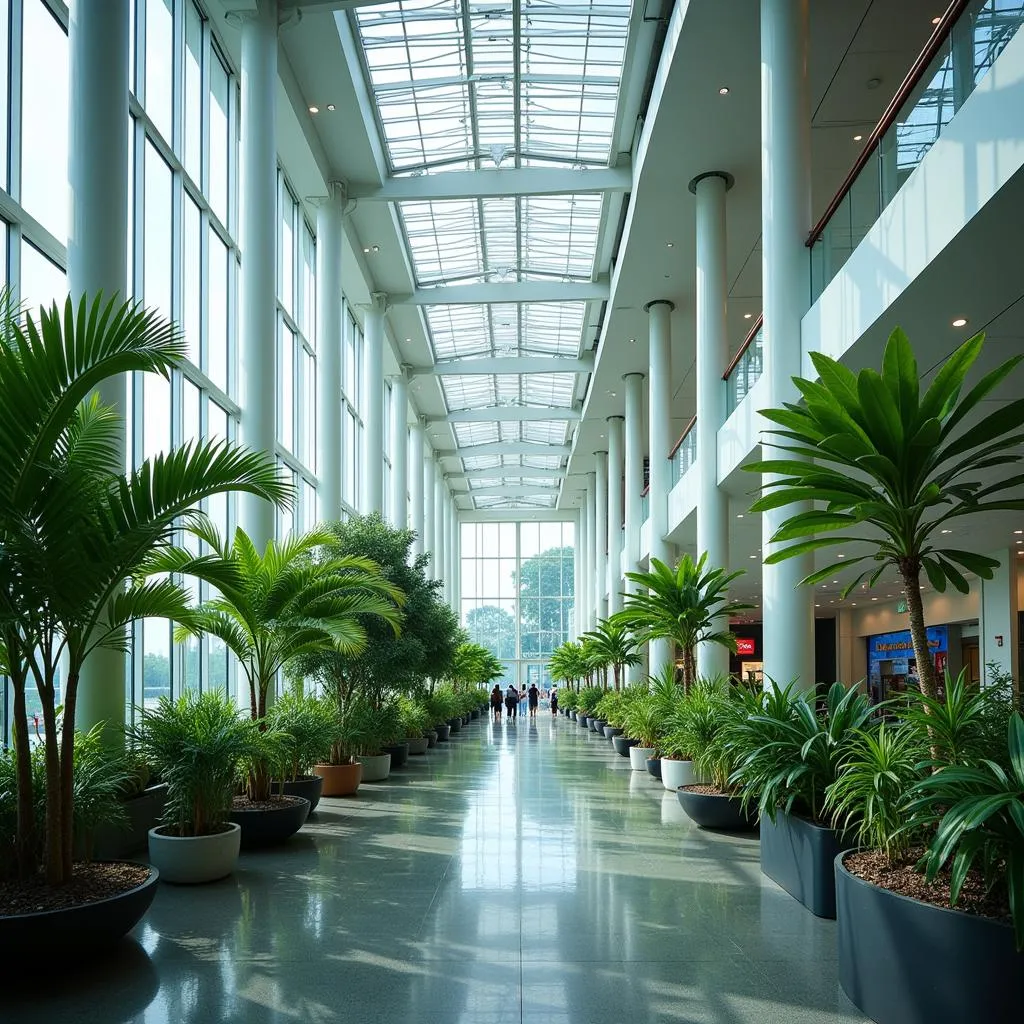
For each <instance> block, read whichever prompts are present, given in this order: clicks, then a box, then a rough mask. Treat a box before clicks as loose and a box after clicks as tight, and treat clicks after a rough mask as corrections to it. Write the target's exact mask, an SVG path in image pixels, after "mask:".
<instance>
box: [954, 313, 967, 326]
mask: <svg viewBox="0 0 1024 1024" xmlns="http://www.w3.org/2000/svg"><path fill="white" fill-rule="evenodd" d="M953 326H954V327H966V326H967V318H966V317H962V316H958V317H957V318H956V319H955V320H954V321H953Z"/></svg>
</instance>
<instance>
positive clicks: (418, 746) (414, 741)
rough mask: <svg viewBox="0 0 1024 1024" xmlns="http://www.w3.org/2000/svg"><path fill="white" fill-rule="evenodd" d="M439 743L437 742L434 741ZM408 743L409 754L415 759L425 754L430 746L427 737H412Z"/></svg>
mask: <svg viewBox="0 0 1024 1024" xmlns="http://www.w3.org/2000/svg"><path fill="white" fill-rule="evenodd" d="M434 742H435V743H436V742H437V741H436V740H435V741H434ZM406 743H408V745H409V754H410V755H411V756H413V757H415V756H418V755H419V754H425V753H426V752H427V747H429V746H430V740H429V739H427V737H426V736H410V737H409V739H408V740H406Z"/></svg>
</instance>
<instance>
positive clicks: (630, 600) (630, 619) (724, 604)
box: [612, 552, 752, 690]
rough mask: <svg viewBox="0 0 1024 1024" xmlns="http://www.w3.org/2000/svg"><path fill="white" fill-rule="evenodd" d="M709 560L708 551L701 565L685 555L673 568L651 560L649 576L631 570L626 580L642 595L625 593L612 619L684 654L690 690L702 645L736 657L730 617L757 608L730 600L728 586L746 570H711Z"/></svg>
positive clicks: (644, 640)
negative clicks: (718, 648)
mask: <svg viewBox="0 0 1024 1024" xmlns="http://www.w3.org/2000/svg"><path fill="white" fill-rule="evenodd" d="M707 560H708V556H707V553H706V552H705V553H704V554H702V555H701V556H700V558H698V559H697V560H696V561H694V560H693V559H692V558H691V557H690V556H689V555H684V556H683V557H682V558H681V559H680V560H679V564H678V565H677V566H676V568H675V569H674V570H673V569H671V568H670V567H669V566H667V565H666V564H665V563H664V562H660V561H658V559H657V558H652V559H651V571H650V572H627V573H626V578H627V579H629V580H630V581H632V582H633V583H635V584H636V585H637V587H639V593H630V594H626V595H625V598H626V601H625V605H624V606H623V609H622V611H621V612H617V613H616V614H615V615H614V616H612V621H613V622H614V623H615V624H616V625H618V626H621V627H622V628H623V629H627V630H630V631H631V632H632V633H633V635H634V637H635V638H636V642H637V643H647V642H648V641H649V640H661V639H667V640H671V641H672V642H673V643H675V645H676V646H677V647H678V648H679V651H680V653H681V654H682V659H683V666H682V667H683V686H684V688H685V689H687V690H688V689H689V688H690V687H691V686H692V685H693V682H694V680H695V679H696V678H697V659H696V651H697V645H698V644H702V643H710V644H720V645H721V646H722V647H726V648H728V649H729V650H730V651H732V652H733V653H734V654H735V653H736V637H735V636H734V635H733V633H732V632H731V631H730V630H729V616H730V615H736V614H738V613H739V612H743V611H747V609H749V608H751V607H752V606H751V605H749V604H743V603H741V602H738V601H730V600H729V597H728V589H729V584H731V583H732V582H733V580H736V579H738V578H739V577H740V576H742V575H743V571H742V570H739V571H737V572H731V573H729V572H726V571H725V570H724V569H720V568H717V567H715V568H710V567H708V565H707ZM722 619H724V620H725V622H724V625H723V623H722V622H721V621H720V620H722Z"/></svg>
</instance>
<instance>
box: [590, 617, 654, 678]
mask: <svg viewBox="0 0 1024 1024" xmlns="http://www.w3.org/2000/svg"><path fill="white" fill-rule="evenodd" d="M583 639H584V640H585V641H587V642H588V644H589V649H588V653H589V655H590V658H591V660H592V661H593V662H594V663H595V664H598V665H599V666H600V667H601V668H603V669H605V670H607V669H609V668H610V669H611V670H612V679H613V681H614V684H615V689H616V690H618V689H619V688H620V686H621V680H622V670H623V668H624V667H626V666H627V665H639V664H640V660H641V659H640V655H639V653H638V652H637V642H636V640H635V639H634V638H633V635H632V634H631V633H630V632H629V631H628V630H627V629H626V627H625V626H623V625H622V624H621V623H619V622H613V621H612V620H611V619H603V620H602V621H601V622H599V623H598V624H597V626H596V627H595V628H594V629H592V630H591V631H590V632H588V633H584V634H583Z"/></svg>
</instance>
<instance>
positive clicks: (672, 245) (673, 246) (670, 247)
mask: <svg viewBox="0 0 1024 1024" xmlns="http://www.w3.org/2000/svg"><path fill="white" fill-rule="evenodd" d="M675 244H676V243H675V242H666V243H665V248H666V249H673V248H675Z"/></svg>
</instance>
